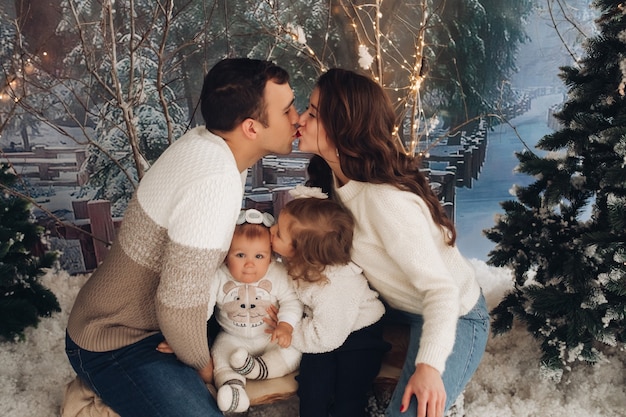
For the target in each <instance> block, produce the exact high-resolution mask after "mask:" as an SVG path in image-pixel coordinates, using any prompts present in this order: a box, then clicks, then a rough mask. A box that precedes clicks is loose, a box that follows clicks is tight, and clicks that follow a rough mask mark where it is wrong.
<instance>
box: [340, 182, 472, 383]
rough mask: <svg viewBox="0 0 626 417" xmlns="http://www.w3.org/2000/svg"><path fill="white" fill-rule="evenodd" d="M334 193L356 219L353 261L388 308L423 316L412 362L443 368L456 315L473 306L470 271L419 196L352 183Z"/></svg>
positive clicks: (381, 185)
mask: <svg viewBox="0 0 626 417" xmlns="http://www.w3.org/2000/svg"><path fill="white" fill-rule="evenodd" d="M336 194H337V196H338V197H339V199H340V200H341V201H342V203H343V204H344V205H345V206H346V207H347V208H348V209H349V210H350V211H351V212H352V214H353V215H354V217H355V219H356V222H357V224H356V228H355V235H354V244H353V253H352V259H353V261H354V262H355V263H356V264H358V265H359V266H360V267H361V268H363V272H364V274H365V276H366V277H367V280H368V281H369V283H370V285H372V288H374V289H375V290H376V291H378V292H379V293H380V296H381V298H382V299H383V300H384V301H385V302H386V303H388V304H389V305H390V306H391V307H393V308H395V309H398V310H403V311H408V312H411V313H416V314H421V315H422V316H423V317H424V326H423V331H422V338H421V340H420V346H419V351H418V354H417V357H416V358H415V363H416V364H417V363H426V364H428V365H431V366H433V367H434V368H436V369H438V370H439V371H440V372H443V370H444V368H445V362H446V359H447V357H448V356H449V355H450V353H451V352H452V348H453V346H454V340H455V333H456V324H457V320H458V317H460V316H462V315H464V314H466V313H467V312H469V310H471V309H472V307H473V306H474V305H475V304H476V302H477V300H478V297H479V295H480V286H479V285H478V282H477V281H476V278H475V273H474V269H473V268H472V266H471V265H470V264H469V263H468V262H467V260H466V259H465V258H464V257H463V256H462V255H461V253H460V252H459V250H458V249H457V247H456V246H449V245H447V244H446V242H445V240H444V236H443V234H442V231H441V229H440V227H439V226H438V225H437V224H435V222H434V221H433V220H432V217H431V215H430V212H429V210H428V207H427V206H426V204H425V203H424V201H423V200H422V199H421V198H420V197H419V196H417V195H415V194H413V193H411V192H408V191H401V190H399V189H398V188H396V187H394V186H391V185H387V184H371V183H362V182H358V181H350V182H348V183H347V184H345V185H344V186H342V187H338V188H336Z"/></svg>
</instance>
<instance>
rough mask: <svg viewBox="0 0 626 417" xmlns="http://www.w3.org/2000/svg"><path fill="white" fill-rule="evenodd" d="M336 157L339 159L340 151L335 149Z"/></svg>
mask: <svg viewBox="0 0 626 417" xmlns="http://www.w3.org/2000/svg"><path fill="white" fill-rule="evenodd" d="M335 155H336V156H337V158H339V149H337V148H335Z"/></svg>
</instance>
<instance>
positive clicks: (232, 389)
mask: <svg viewBox="0 0 626 417" xmlns="http://www.w3.org/2000/svg"><path fill="white" fill-rule="evenodd" d="M217 406H218V407H219V408H220V410H222V411H223V412H225V413H243V412H244V411H248V408H250V398H248V394H247V393H246V390H245V389H244V387H243V383H242V382H241V381H238V380H232V381H228V382H227V383H226V384H224V385H222V386H221V387H220V389H219V390H217Z"/></svg>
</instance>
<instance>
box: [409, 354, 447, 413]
mask: <svg viewBox="0 0 626 417" xmlns="http://www.w3.org/2000/svg"><path fill="white" fill-rule="evenodd" d="M412 395H415V397H416V398H417V417H443V410H444V407H445V406H446V389H445V387H444V386H443V380H442V379H441V374H440V373H439V371H438V370H436V369H435V368H433V367H432V366H430V365H426V364H425V363H418V364H417V366H416V367H415V372H414V373H413V375H411V378H410V379H409V382H408V383H407V385H406V388H405V390H404V395H403V396H402V408H401V409H400V411H401V412H402V411H404V410H406V409H407V408H408V406H409V404H410V402H411V396H412ZM411 417H412V416H411Z"/></svg>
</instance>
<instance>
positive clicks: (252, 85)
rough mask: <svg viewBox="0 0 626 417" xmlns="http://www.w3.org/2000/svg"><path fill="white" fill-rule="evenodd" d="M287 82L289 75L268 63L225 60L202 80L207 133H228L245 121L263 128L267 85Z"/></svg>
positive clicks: (216, 65)
mask: <svg viewBox="0 0 626 417" xmlns="http://www.w3.org/2000/svg"><path fill="white" fill-rule="evenodd" d="M270 80H271V81H273V82H275V83H277V84H285V83H287V82H289V74H288V73H287V71H285V70H284V69H283V68H281V67H279V66H277V65H275V64H274V63H272V62H269V61H262V60H258V59H248V58H227V59H224V60H222V61H220V62H218V63H217V64H215V66H214V67H213V68H212V69H211V70H210V71H209V72H208V74H207V75H206V76H205V77H204V85H203V86H202V94H201V96H200V101H201V110H202V117H203V118H204V122H205V125H206V128H207V129H208V130H211V131H224V132H228V131H231V130H233V129H234V128H235V126H237V125H238V124H239V123H241V122H243V121H244V120H245V119H247V118H248V117H251V118H253V119H256V120H258V121H259V122H260V123H262V124H263V125H267V114H266V111H265V100H264V98H263V93H264V91H265V84H266V83H267V82H268V81H270Z"/></svg>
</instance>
